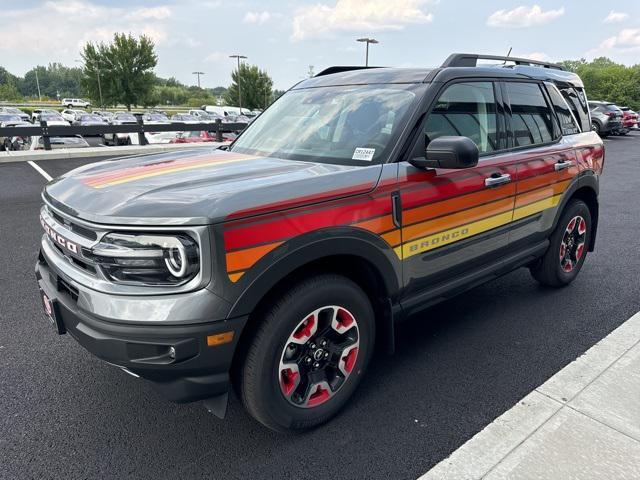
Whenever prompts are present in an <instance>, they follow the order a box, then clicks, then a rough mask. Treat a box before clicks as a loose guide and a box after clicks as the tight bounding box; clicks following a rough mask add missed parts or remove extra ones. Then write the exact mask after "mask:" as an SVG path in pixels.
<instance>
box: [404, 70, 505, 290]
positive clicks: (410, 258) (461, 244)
mask: <svg viewBox="0 0 640 480" xmlns="http://www.w3.org/2000/svg"><path fill="white" fill-rule="evenodd" d="M496 85H497V84H495V83H494V82H492V81H487V80H478V81H470V80H465V81H464V82H455V83H452V84H449V85H448V86H446V87H444V88H443V90H442V91H441V92H440V94H439V96H438V99H437V100H436V102H435V104H434V105H433V106H432V107H431V110H430V111H429V112H427V116H426V119H425V121H424V123H423V125H422V127H421V130H422V131H421V132H420V133H421V135H423V136H424V142H422V138H420V140H419V144H418V145H419V146H418V150H419V149H422V148H425V145H426V144H428V142H429V141H431V140H433V139H435V138H438V137H441V136H446V135H453V136H465V137H468V138H471V139H472V140H473V141H474V142H475V143H476V145H477V146H478V149H479V150H480V155H481V156H480V161H479V163H478V165H477V166H476V167H474V168H467V169H461V170H451V169H435V170H434V169H429V170H421V169H418V168H416V167H414V166H412V165H411V164H410V163H409V162H401V163H400V166H399V187H400V194H401V204H402V242H403V244H402V247H401V253H402V258H403V260H404V262H403V265H404V277H405V278H404V281H405V286H406V291H407V294H409V295H412V294H419V293H420V291H421V290H424V289H426V288H428V287H429V288H431V287H433V285H434V284H436V283H438V282H439V281H445V280H446V281H448V280H452V279H455V278H456V277H457V276H459V275H462V274H463V273H464V272H466V271H468V270H471V269H473V268H476V267H478V266H480V265H482V264H486V263H488V262H491V261H492V260H494V259H496V258H498V257H499V256H500V255H501V254H502V253H503V252H504V250H505V249H506V247H507V243H508V229H509V223H510V222H511V219H512V215H513V206H514V196H515V184H514V180H515V176H516V170H515V167H513V166H512V165H511V162H510V157H509V156H508V155H505V154H504V147H505V137H504V135H501V133H503V132H504V123H503V120H504V119H503V113H502V107H501V101H500V92H499V90H498V89H497V88H496ZM420 142H422V143H420ZM418 150H416V152H417V153H419V152H418ZM421 153H422V155H421V156H424V150H423V151H422V152H421Z"/></svg>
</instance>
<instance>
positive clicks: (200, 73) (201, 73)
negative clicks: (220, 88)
mask: <svg viewBox="0 0 640 480" xmlns="http://www.w3.org/2000/svg"><path fill="white" fill-rule="evenodd" d="M191 73H192V74H193V75H197V76H198V88H200V75H204V72H191Z"/></svg>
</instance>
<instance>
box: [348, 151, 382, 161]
mask: <svg viewBox="0 0 640 480" xmlns="http://www.w3.org/2000/svg"><path fill="white" fill-rule="evenodd" d="M375 153H376V149H375V148H361V147H358V148H356V149H355V151H354V152H353V157H351V160H364V161H365V162H370V161H371V160H372V159H373V155H374V154H375Z"/></svg>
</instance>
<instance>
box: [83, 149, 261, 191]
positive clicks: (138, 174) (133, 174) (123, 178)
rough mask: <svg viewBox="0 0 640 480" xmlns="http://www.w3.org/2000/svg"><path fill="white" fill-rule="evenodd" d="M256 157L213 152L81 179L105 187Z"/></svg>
mask: <svg viewBox="0 0 640 480" xmlns="http://www.w3.org/2000/svg"><path fill="white" fill-rule="evenodd" d="M252 158H255V157H252V156H250V155H241V154H234V153H228V154H225V155H217V154H213V155H211V156H207V157H204V158H203V157H196V158H183V159H177V160H170V161H167V162H158V163H149V164H146V165H136V166H135V167H127V168H124V169H121V170H116V171H113V172H109V173H100V174H90V175H86V176H79V178H80V180H81V181H82V182H83V183H84V184H85V185H87V186H89V187H93V188H105V187H110V186H113V185H120V184H123V183H129V182H135V181H136V180H141V179H144V178H151V177H157V176H160V175H168V174H171V173H176V172H184V171H186V170H194V169H198V168H206V167H210V166H212V165H224V164H227V163H235V162H239V161H242V160H248V159H252Z"/></svg>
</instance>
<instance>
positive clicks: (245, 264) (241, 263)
mask: <svg viewBox="0 0 640 480" xmlns="http://www.w3.org/2000/svg"><path fill="white" fill-rule="evenodd" d="M282 243H283V242H276V243H270V244H268V245H260V246H259V247H252V248H245V249H244V250H238V251H237V252H231V253H227V254H226V259H227V272H235V271H236V270H246V269H248V268H249V267H251V266H253V264H255V263H256V262H257V261H258V260H260V259H261V258H262V257H264V256H265V255H266V254H267V253H269V252H270V251H271V250H273V249H274V248H276V247H278V246H280V245H282Z"/></svg>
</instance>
